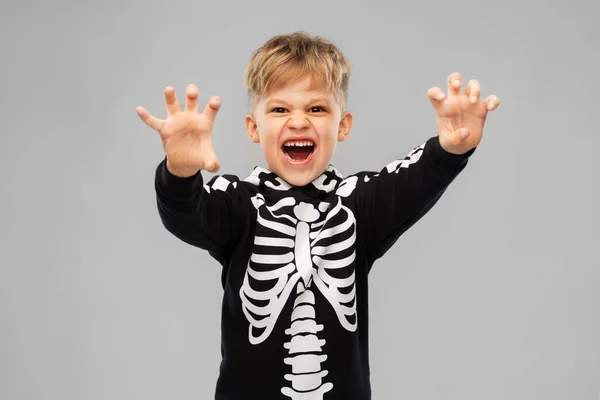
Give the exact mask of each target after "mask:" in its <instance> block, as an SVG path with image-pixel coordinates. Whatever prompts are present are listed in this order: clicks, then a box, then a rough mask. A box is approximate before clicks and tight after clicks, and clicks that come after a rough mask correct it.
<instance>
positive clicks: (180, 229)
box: [155, 157, 244, 262]
mask: <svg viewBox="0 0 600 400" xmlns="http://www.w3.org/2000/svg"><path fill="white" fill-rule="evenodd" d="M166 164H167V163H166V157H165V159H164V160H163V161H162V162H161V163H160V164H159V165H158V167H157V169H156V174H155V190H156V202H157V207H158V213H159V215H160V218H161V220H162V223H163V225H164V226H165V228H166V229H167V230H168V231H169V232H171V233H172V234H173V235H175V236H176V237H177V238H179V239H181V240H182V241H184V242H186V243H188V244H191V245H193V246H196V247H199V248H201V249H205V250H208V251H209V252H210V253H211V255H212V256H213V257H215V258H216V259H217V260H219V261H221V262H223V261H224V257H225V256H226V255H227V254H230V252H229V250H230V249H231V247H232V246H233V244H234V243H235V240H236V238H237V233H239V232H240V231H241V230H242V229H241V228H242V224H243V216H244V205H243V202H242V200H241V198H240V196H239V195H238V194H237V193H236V191H235V188H234V185H231V184H230V182H229V181H228V180H226V179H225V178H223V177H215V178H214V181H215V184H214V185H213V187H212V188H211V187H205V185H204V180H203V177H202V173H201V172H200V171H198V172H197V173H196V174H195V175H193V176H190V177H187V178H181V177H178V176H176V175H173V174H172V173H171V172H170V171H169V170H168V169H167V166H166ZM211 182H212V181H211Z"/></svg>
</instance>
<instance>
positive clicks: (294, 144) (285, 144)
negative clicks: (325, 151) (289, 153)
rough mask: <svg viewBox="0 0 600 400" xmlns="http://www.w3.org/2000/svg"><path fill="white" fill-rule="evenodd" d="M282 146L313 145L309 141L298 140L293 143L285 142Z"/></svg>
mask: <svg viewBox="0 0 600 400" xmlns="http://www.w3.org/2000/svg"><path fill="white" fill-rule="evenodd" d="M284 146H300V147H302V146H314V143H313V142H311V141H310V140H300V141H295V142H286V143H284Z"/></svg>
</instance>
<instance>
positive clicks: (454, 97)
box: [427, 72, 500, 154]
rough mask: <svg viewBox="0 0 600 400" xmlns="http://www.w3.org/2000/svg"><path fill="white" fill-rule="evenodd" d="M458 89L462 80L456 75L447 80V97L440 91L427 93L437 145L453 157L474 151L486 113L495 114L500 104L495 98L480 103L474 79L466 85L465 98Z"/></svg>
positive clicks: (479, 139)
mask: <svg viewBox="0 0 600 400" xmlns="http://www.w3.org/2000/svg"><path fill="white" fill-rule="evenodd" d="M461 86H462V77H461V76H460V74H459V73H458V72H455V73H453V74H450V76H448V95H447V96H446V94H445V93H444V92H443V91H442V89H440V88H439V87H434V88H431V89H429V90H428V91H427V96H428V97H429V100H430V101H431V104H433V107H434V108H435V111H436V112H437V115H438V135H439V138H440V145H441V146H442V148H443V149H444V150H446V151H447V152H449V153H452V154H464V153H466V152H468V151H469V150H471V149H472V148H474V147H477V145H478V144H479V142H481V138H482V136H483V125H484V124H485V119H486V117H487V113H488V111H492V110H495V109H496V108H497V107H498V105H499V104H500V100H499V99H498V96H496V95H490V96H488V97H486V98H485V99H484V100H483V101H479V96H480V95H481V87H480V85H479V82H478V81H476V80H474V79H472V80H470V81H469V82H468V83H467V87H466V89H465V93H464V94H461V93H460V88H461ZM465 133H466V136H463V135H464V134H465Z"/></svg>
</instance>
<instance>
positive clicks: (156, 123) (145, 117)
mask: <svg viewBox="0 0 600 400" xmlns="http://www.w3.org/2000/svg"><path fill="white" fill-rule="evenodd" d="M135 110H136V111H137V114H138V115H139V116H140V118H141V119H142V121H144V122H145V123H146V125H148V126H149V127H150V128H152V129H154V130H155V131H156V132H160V130H161V128H162V126H163V124H164V123H165V121H163V120H160V119H158V118H156V117H154V116H153V115H150V113H149V112H148V111H146V109H145V108H144V107H141V106H140V107H137V108H136V109H135Z"/></svg>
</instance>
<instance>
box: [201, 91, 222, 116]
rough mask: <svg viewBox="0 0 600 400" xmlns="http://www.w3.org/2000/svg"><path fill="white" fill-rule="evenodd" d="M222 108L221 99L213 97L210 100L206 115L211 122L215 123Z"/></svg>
mask: <svg viewBox="0 0 600 400" xmlns="http://www.w3.org/2000/svg"><path fill="white" fill-rule="evenodd" d="M220 108H221V99H220V98H219V96H211V97H210V100H209V101H208V103H207V104H206V107H204V114H205V115H206V116H207V117H208V119H209V120H210V121H211V122H214V121H215V118H216V117H217V114H218V112H219V109H220Z"/></svg>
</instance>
